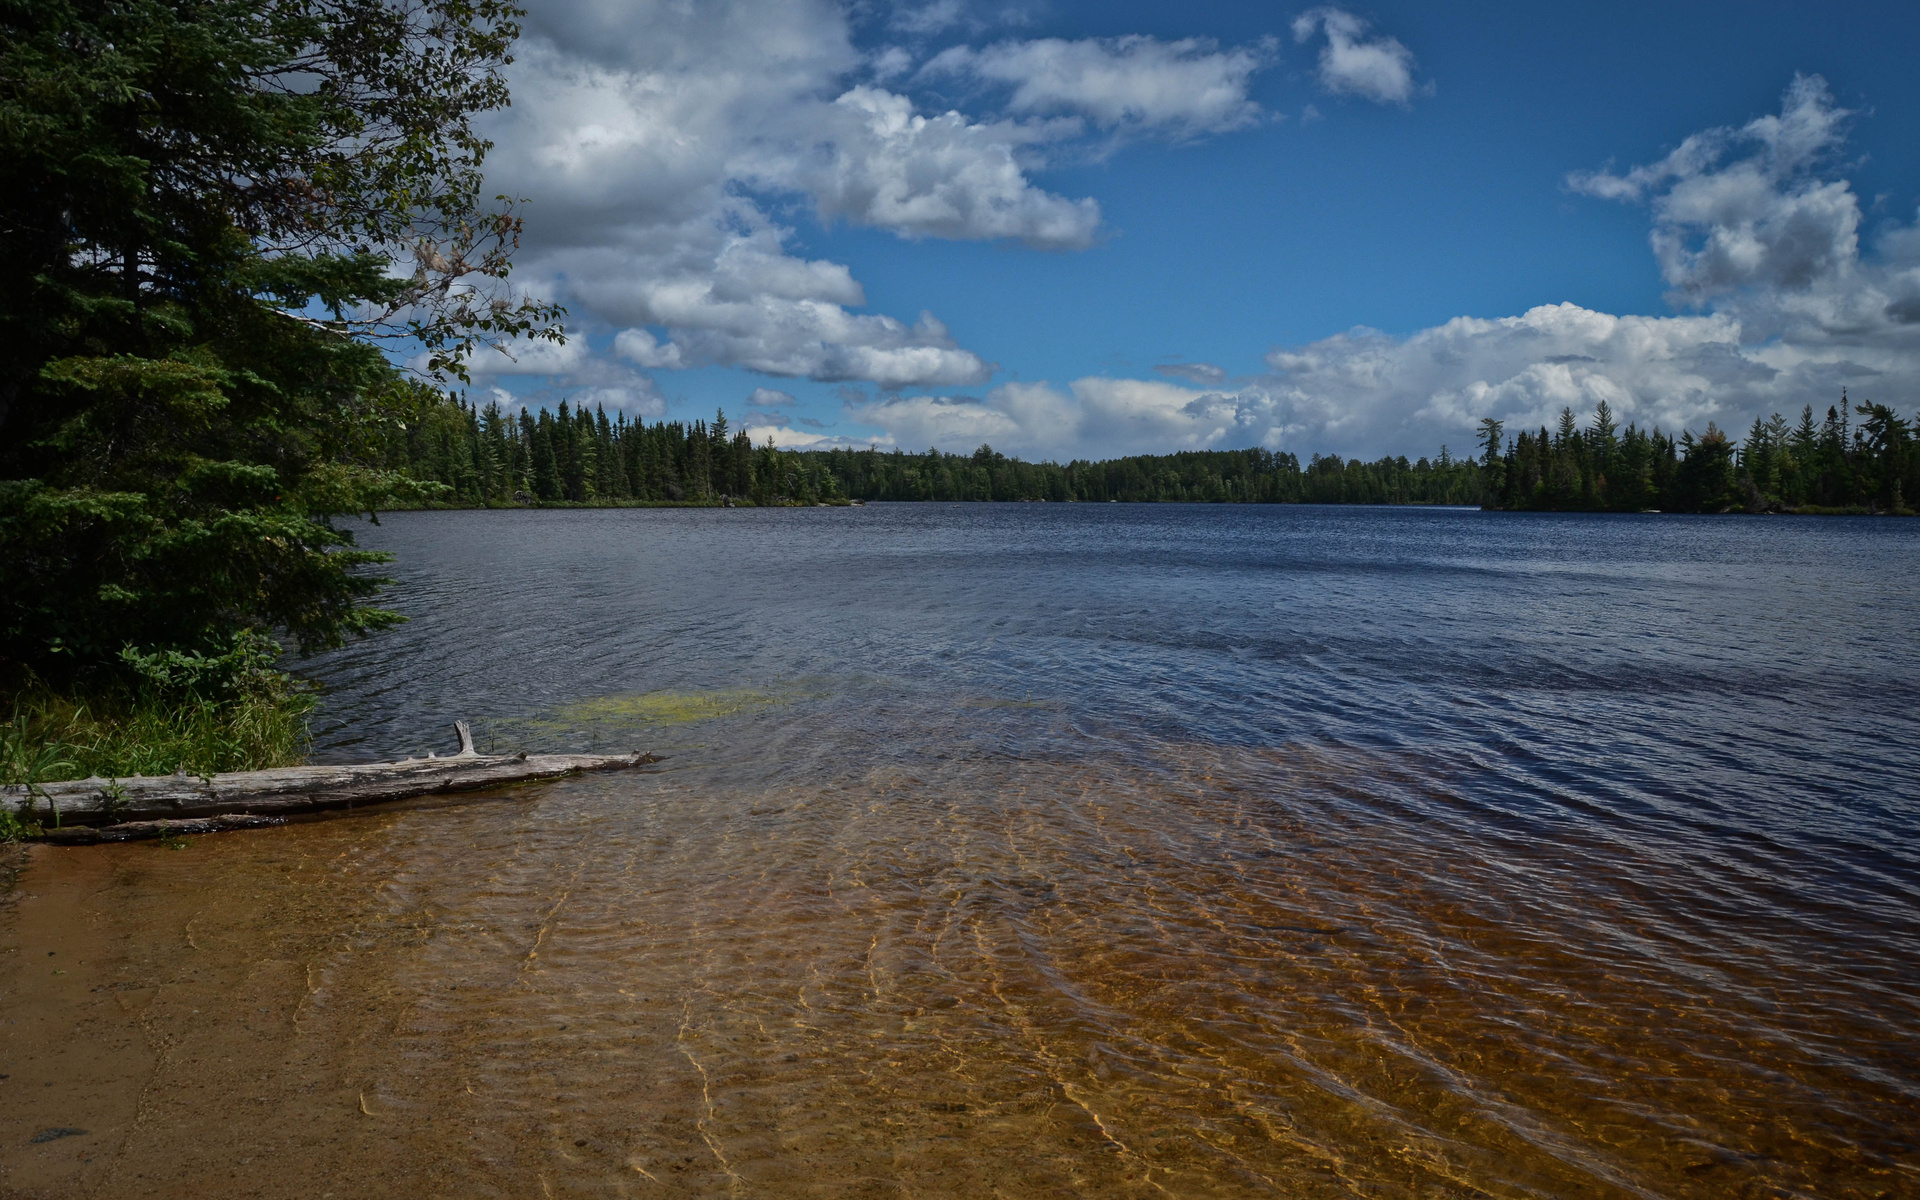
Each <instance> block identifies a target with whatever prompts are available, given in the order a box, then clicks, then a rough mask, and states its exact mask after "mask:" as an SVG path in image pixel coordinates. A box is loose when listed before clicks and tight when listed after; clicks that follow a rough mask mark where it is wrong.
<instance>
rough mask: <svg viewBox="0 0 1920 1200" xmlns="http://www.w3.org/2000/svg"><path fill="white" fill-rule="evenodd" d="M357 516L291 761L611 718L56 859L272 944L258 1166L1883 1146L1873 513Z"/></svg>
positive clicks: (1895, 1003) (1897, 877)
mask: <svg viewBox="0 0 1920 1200" xmlns="http://www.w3.org/2000/svg"><path fill="white" fill-rule="evenodd" d="M363 542H364V544H366V545H369V546H373V547H377V548H382V549H388V550H391V551H393V552H394V553H396V554H397V555H398V556H399V561H398V562H397V563H396V564H395V566H394V568H393V572H394V573H395V574H396V575H397V576H398V577H399V578H400V580H401V583H400V586H399V587H398V589H397V590H396V592H395V593H394V595H393V601H392V602H393V604H394V606H395V607H397V608H399V609H401V610H402V611H404V612H406V613H408V614H410V615H411V616H412V618H413V620H412V621H411V622H410V623H409V624H407V625H406V626H403V627H402V628H401V629H399V630H398V631H396V632H394V633H392V634H390V635H385V636H383V637H381V638H379V639H377V640H374V641H371V642H367V643H364V644H362V645H360V646H356V647H354V648H351V649H349V650H346V651H343V652H339V653H336V654H333V655H331V656H328V657H326V658H324V659H322V660H321V661H320V662H319V663H318V664H316V666H315V673H316V674H317V675H318V676H319V677H321V678H323V679H324V680H325V681H326V682H327V683H328V685H329V687H330V689H331V690H330V694H329V697H328V700H327V702H326V706H325V708H324V710H323V712H322V716H321V720H320V722H319V724H318V729H319V739H318V750H319V755H318V756H319V757H320V758H321V759H322V760H358V759H375V758H386V757H392V756H395V755H398V754H405V753H414V752H423V751H425V750H428V749H436V750H439V751H441V752H442V753H445V752H447V751H449V750H451V749H452V739H451V735H450V733H448V732H447V729H446V727H447V725H448V724H449V723H450V722H451V721H452V720H453V719H454V718H456V717H464V718H466V719H468V720H470V721H471V722H472V723H473V725H474V729H475V733H476V736H477V739H478V741H479V742H480V745H481V748H482V749H483V750H486V749H494V750H499V751H508V750H517V749H521V748H527V749H534V750H558V749H566V748H610V749H650V750H653V751H655V752H658V753H662V754H664V755H666V756H667V758H666V761H665V762H663V763H662V764H661V765H660V766H659V767H657V768H654V769H652V770H649V771H646V772H638V773H627V774H617V775H602V776H594V777H585V778H579V779H575V780H571V781H567V782H564V783H561V784H558V785H553V786H548V787H538V788H529V789H523V790H519V791H515V792H512V793H510V794H508V795H506V796H504V797H502V798H473V799H461V800H459V801H456V802H452V803H448V802H444V801H442V802H437V803H434V804H429V805H420V806H413V807H406V806H403V807H400V808H398V809H392V810H387V811H385V812H383V813H380V814H377V815H371V816H359V817H354V818H351V819H343V820H329V821H324V822H318V823H314V824H307V825H296V826H292V827H289V828H286V829H279V830H266V831H259V832H257V833H247V834H234V835H226V836H224V837H221V838H206V839H200V840H199V841H198V842H196V843H195V844H194V846H193V847H191V848H190V850H189V852H187V853H182V854H179V855H164V854H159V853H157V852H155V851H152V850H147V849H135V848H131V847H128V848H117V849H114V850H112V851H111V852H110V853H111V854H117V855H120V856H121V857H120V858H117V859H114V858H101V857H98V856H100V855H103V854H107V853H109V851H105V850H102V851H92V852H86V853H93V854H95V855H96V857H95V858H94V859H90V860H87V861H88V862H95V863H97V862H111V863H116V864H121V865H118V866H115V867H113V868H112V870H107V869H106V868H98V869H99V870H102V871H105V872H106V873H105V874H104V875H102V879H103V880H105V882H102V883H101V885H100V886H101V887H103V888H108V887H120V888H122V889H125V896H124V899H125V901H126V903H127V906H128V907H129V908H132V909H139V910H140V911H148V912H160V911H173V910H171V909H168V908H167V906H168V905H169V904H172V905H174V906H175V908H177V909H178V910H179V911H180V912H181V913H185V912H187V911H189V909H192V910H193V911H197V912H200V913H202V914H203V916H202V917H198V918H194V919H196V920H202V921H203V922H204V923H203V924H202V925H199V926H195V925H194V924H193V923H192V921H191V920H189V921H188V923H187V929H188V933H189V936H190V937H191V938H193V940H195V941H196V950H198V949H200V948H201V947H203V946H204V947H212V949H209V950H208V951H207V953H208V954H210V955H212V956H213V957H212V958H209V959H206V960H201V961H204V962H213V961H214V960H215V959H219V957H220V956H221V955H223V954H224V955H225V956H226V957H227V958H229V959H231V960H232V962H233V963H236V964H238V963H242V962H255V963H265V962H274V963H280V962H286V963H290V964H298V965H299V971H298V972H295V971H294V969H293V967H289V968H288V972H289V974H288V979H289V980H292V981H294V982H289V983H288V984H287V985H286V996H287V997H288V998H289V1000H288V1002H289V1003H292V1004H293V1011H292V1018H291V1019H292V1022H293V1025H292V1026H291V1028H293V1029H295V1030H297V1033H287V1034H285V1035H284V1037H283V1038H282V1039H281V1040H280V1041H273V1042H271V1046H274V1047H279V1049H277V1050H274V1051H273V1052H272V1053H269V1054H266V1056H265V1058H260V1056H259V1055H256V1056H255V1057H256V1059H259V1060H260V1061H262V1062H265V1063H267V1065H266V1066H264V1067H258V1068H257V1069H255V1070H254V1072H253V1074H252V1075H250V1076H249V1078H248V1080H247V1081H246V1082H245V1083H244V1085H243V1083H242V1082H239V1081H236V1082H235V1083H233V1084H232V1085H231V1086H232V1087H233V1088H234V1089H237V1090H236V1091H235V1093H234V1094H236V1095H238V1094H240V1092H241V1091H244V1090H245V1088H247V1087H252V1088H255V1089H256V1090H260V1091H261V1094H262V1095H268V1096H269V1099H268V1100H263V1101H261V1103H262V1104H265V1105H266V1109H265V1110H264V1111H266V1112H268V1113H270V1114H271V1115H272V1116H273V1118H274V1119H275V1120H276V1121H283V1120H284V1119H285V1117H286V1116H287V1115H288V1114H295V1115H297V1116H298V1117H299V1121H298V1122H296V1123H295V1124H294V1127H293V1129H292V1130H291V1131H290V1132H287V1131H283V1134H282V1135H281V1137H280V1140H279V1141H277V1142H276V1143H275V1146H276V1147H277V1148H275V1149H272V1150H271V1151H270V1152H268V1151H259V1152H257V1153H258V1154H259V1156H260V1157H259V1161H260V1163H262V1164H275V1166H274V1169H275V1170H280V1171H285V1170H327V1171H341V1172H347V1173H348V1174H347V1175H342V1176H340V1178H348V1177H349V1175H350V1174H351V1172H352V1171H361V1172H365V1173H370V1174H368V1175H367V1176H366V1177H367V1178H373V1179H379V1180H384V1181H385V1182H386V1184H387V1185H388V1186H394V1187H397V1186H399V1183H400V1182H405V1183H406V1186H408V1187H409V1188H413V1189H416V1190H418V1191H419V1194H421V1195H428V1194H448V1195H453V1194H460V1195H468V1196H482V1195H498V1196H527V1195H535V1196H537V1195H541V1194H543V1193H542V1191H541V1189H542V1188H544V1189H546V1191H545V1193H544V1194H548V1195H555V1196H561V1195H607V1196H614V1195H619V1196H626V1195H634V1196H639V1195H652V1194H659V1193H662V1192H675V1193H678V1194H693V1195H740V1196H799V1195H819V1196H865V1195H875V1196H878V1195H890V1196H892V1195H908V1196H927V1195H944V1196H990V1195H1000V1196H1011V1197H1017V1196H1036V1195H1074V1194H1089V1195H1102V1196H1136V1195H1137V1196H1150V1195H1164V1194H1171V1195H1177V1196H1255V1195H1279V1196H1328V1197H1332V1196H1355V1195H1378V1196H1415V1195H1418V1196H1435V1197H1440V1196H1445V1197H1454V1196H1459V1197H1466V1196H1487V1195H1492V1196H1542V1197H1546V1196H1553V1197H1566V1196H1595V1197H1615V1196H1619V1197H1626V1196H1641V1197H1645V1196H1674V1197H1683V1196H1685V1197H1691V1196H1698V1197H1707V1196H1715V1197H1721V1196H1818V1197H1856V1196H1857V1197H1868V1196H1900V1195H1906V1196H1913V1195H1920V841H1916V828H1920V706H1917V705H1916V701H1917V700H1920V586H1916V585H1917V584H1920V522H1915V521H1891V520H1871V519H1858V520H1854V519H1788V518H1697V519H1696V518H1688V517H1672V516H1668V517H1587V516H1574V515H1564V516H1562V515H1519V514H1491V513H1480V512H1474V511H1464V510H1413V509H1358V508H1295V507H1287V508H1254V507H1198V506H1172V505H1169V506H1133V505H1100V506H1065V505H933V504H927V505H871V506H868V507H865V508H842V509H807V510H784V511H754V510H731V511H729V510H675V511H667V510H625V511H616V510H599V511H570V512H545V511H541V512H531V511H529V512H517V511H516V512H496V513H419V514H399V515H394V516H390V517H386V518H383V521H382V524H381V525H380V526H378V527H377V528H367V529H365V530H364V531H363ZM63 853H64V854H67V855H77V854H79V853H82V852H78V851H69V852H63ZM141 856H144V857H141ZM48 861H51V859H44V858H43V859H42V860H40V862H41V865H40V866H39V867H36V868H35V869H42V868H44V867H45V864H46V862H48ZM60 861H62V862H69V861H70V862H79V861H80V860H78V859H68V858H63V859H61V860H60ZM45 869H49V870H51V869H52V868H45ZM73 869H75V870H78V869H80V868H77V867H76V868H73ZM89 869H94V868H89ZM89 886H91V885H89ZM210 893H211V894H217V895H219V896H221V897H223V899H222V901H221V902H220V903H218V904H215V903H214V902H212V901H209V900H207V899H206V896H207V895H209V894H210ZM89 894H92V893H89ZM187 897H191V900H189V899H187ZM196 905H197V906H199V907H198V908H195V907H194V906H196ZM249 914H251V915H249ZM223 922H224V923H223ZM294 926H298V927H299V929H300V932H299V933H298V934H297V936H296V935H295V934H293V933H290V932H288V930H289V929H290V928H292V927H294ZM290 939H291V940H290ZM125 940H126V941H127V943H128V946H127V947H123V948H122V950H121V953H122V955H123V957H127V961H128V962H129V963H131V964H132V965H131V966H123V967H121V968H119V969H120V970H122V971H123V972H127V971H132V972H133V973H134V974H138V972H139V971H142V970H147V971H150V972H154V971H165V970H169V969H172V968H170V967H167V966H165V965H164V964H162V963H161V961H160V960H159V958H158V957H156V956H148V957H147V958H141V957H140V956H141V955H142V954H144V953H146V952H145V951H140V950H137V949H133V948H130V947H132V945H133V943H134V942H136V941H137V940H138V939H137V938H136V937H134V935H133V934H132V933H131V932H129V933H128V934H127V935H126V939H125ZM296 942H297V944H296ZM221 947H225V949H221ZM102 953H103V954H104V953H105V952H104V951H103V952H102ZM223 961H224V960H223ZM209 969H210V970H211V968H209ZM276 969H277V968H276ZM261 970H264V968H248V971H249V972H251V973H242V972H241V971H240V968H239V967H238V966H235V967H233V968H232V969H231V971H230V972H229V974H230V976H231V978H232V979H234V980H242V979H243V975H244V981H256V980H259V979H262V978H268V976H263V975H262V974H261V973H260V972H261ZM296 975H298V979H297V980H296V979H295V976H296ZM127 977H128V978H131V977H132V975H128V976H127ZM212 977H213V976H211V975H209V976H207V977H206V978H209V979H210V978H212ZM196 978H200V977H198V976H196ZM275 978H277V977H275ZM179 986H181V987H183V988H186V987H189V986H192V985H191V984H190V982H189V981H186V980H185V979H184V977H182V980H181V982H180V985H179ZM205 986H207V987H212V986H213V985H212V984H206V985H205ZM221 986H223V987H229V988H235V987H241V986H243V985H242V983H229V984H224V985H221ZM244 986H248V987H251V986H255V985H254V983H253V982H245V983H244ZM259 986H260V987H263V988H264V987H267V986H268V985H267V984H259ZM274 986H278V985H274ZM269 990H271V989H269ZM296 993H297V994H298V998H297V1003H294V1002H293V1000H292V998H293V997H295V995H296ZM181 994H188V993H181ZM236 994H237V993H236ZM249 994H251V993H249ZM263 994H264V993H263ZM276 994H277V993H276ZM184 1003H185V1002H184V1001H182V1002H181V1004H182V1005H184ZM196 1003H198V1002H196ZM273 1003H277V1002H273ZM270 1008H271V1003H270V1002H269V1001H266V1000H263V1001H262V1002H261V1006H260V1007H259V1009H258V1011H260V1012H262V1013H266V1012H269V1011H270ZM184 1011H185V1010H184V1007H183V1008H182V1009H181V1012H182V1019H183V1020H188V1019H191V1020H201V1019H203V1018H201V1017H193V1018H187V1017H186V1016H185V1015H184ZM198 1011H199V1010H198V1008H196V1009H195V1012H196V1013H197V1012H198ZM274 1011H277V1010H274ZM262 1036H266V1035H262ZM274 1054H278V1055H279V1057H277V1058H276V1057H274V1056H273V1055H274ZM212 1060H213V1056H211V1055H210V1056H209V1061H212ZM289 1064H293V1065H289ZM236 1070H237V1068H236ZM262 1072H264V1074H262ZM276 1072H277V1074H276ZM302 1072H304V1074H302ZM236 1080H238V1076H236ZM261 1080H266V1081H267V1082H264V1083H263V1082H260V1081H261ZM274 1080H279V1082H277V1083H276V1082H273V1081H274ZM302 1081H304V1082H302ZM183 1086H184V1085H183ZM207 1086H212V1085H207ZM303 1088H304V1090H302V1089H303ZM262 1089H264V1090H262ZM276 1089H278V1090H276ZM272 1097H279V1098H278V1099H273V1098H272ZM356 1097H357V1109H356V1105H355V1099H356ZM170 1103H171V1102H170ZM179 1106H185V1107H179ZM176 1107H178V1111H179V1113H180V1114H188V1113H190V1112H191V1111H197V1110H193V1109H191V1106H190V1105H188V1102H187V1101H185V1100H180V1101H178V1102H177V1105H176ZM175 1119H176V1120H177V1121H178V1122H181V1123H182V1124H181V1128H185V1125H184V1122H185V1121H186V1119H187V1118H186V1116H185V1115H180V1116H178V1117H177V1118H175ZM156 1120H157V1118H156ZM301 1123H308V1124H309V1125H310V1127H311V1129H313V1130H315V1131H319V1130H326V1131H329V1132H327V1133H326V1134H325V1136H324V1137H323V1136H322V1135H321V1134H320V1133H319V1132H315V1133H312V1134H311V1135H303V1134H301V1133H300V1128H301V1127H302V1125H301ZM160 1124H162V1125H164V1122H160ZM202 1127H203V1128H204V1124H203V1126H202ZM369 1130H374V1131H377V1132H368V1131H369ZM329 1139H331V1140H329ZM77 1140H78V1139H76V1141H77ZM155 1144H156V1145H157V1144H158V1143H157V1142H156V1143H155ZM205 1152H206V1153H217V1151H205ZM154 1153H157V1154H160V1155H161V1156H162V1157H163V1158H164V1156H165V1155H164V1152H162V1151H158V1150H155V1151H154ZM233 1153H234V1154H235V1155H236V1156H237V1154H238V1151H234V1152H233ZM235 1161H238V1159H237V1157H236V1159H235ZM156 1169H157V1168H156ZM261 1169H262V1168H261V1167H260V1166H250V1167H246V1168H241V1167H235V1168H234V1170H235V1171H237V1172H240V1174H238V1175H236V1176H235V1178H236V1179H254V1178H256V1176H249V1175H247V1174H246V1172H247V1171H255V1172H258V1171H260V1170H261ZM155 1177H156V1178H158V1177H159V1176H155ZM129 1178H131V1176H129ZM257 1178H262V1179H264V1178H274V1179H279V1178H281V1176H280V1175H272V1176H258V1177H257ZM158 1186H159V1185H156V1187H158ZM235 1186H236V1187H239V1186H240V1185H239V1184H236V1185H235ZM249 1186H257V1187H259V1188H261V1189H262V1194H264V1192H265V1191H271V1190H272V1189H271V1188H268V1187H266V1185H264V1184H258V1183H256V1184H254V1185H249ZM421 1189H424V1190H421ZM163 1190H164V1189H163ZM126 1194H134V1193H133V1192H127V1193H126ZM154 1194H160V1192H157V1191H156V1192H155V1193H154ZM236 1194H238V1193H236ZM308 1194H312V1193H308ZM340 1194H342V1195H346V1194H349V1193H348V1192H342V1193H340Z"/></svg>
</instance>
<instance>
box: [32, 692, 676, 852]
mask: <svg viewBox="0 0 1920 1200" xmlns="http://www.w3.org/2000/svg"><path fill="white" fill-rule="evenodd" d="M454 730H455V732H456V733H458V734H459V735H460V752H459V753H457V754H453V755H449V756H448V757H446V758H438V757H435V756H434V755H432V754H429V755H427V757H425V758H407V759H402V760H400V761H399V762H383V763H356V764H351V765H347V766H331V767H277V768H274V769H272V770H266V771H226V772H222V773H220V774H218V775H188V774H186V773H184V772H180V773H176V774H173V775H135V776H133V777H132V778H128V779H101V778H98V777H95V778H91V779H75V780H71V781H68V782H65V783H42V784H35V785H34V786H33V787H32V788H31V789H29V788H27V787H24V786H21V785H17V784H16V785H12V786H8V787H3V788H0V803H4V804H5V805H6V806H7V807H8V808H9V809H11V810H12V811H14V812H15V813H17V814H19V815H20V816H21V817H22V818H23V819H27V820H31V821H35V822H37V823H39V825H40V826H41V827H42V829H43V830H44V831H45V832H44V835H43V836H44V837H45V838H46V840H49V841H62V842H67V841H102V840H105V841H121V840H126V839H127V838H133V837H141V836H150V837H159V836H164V835H165V834H167V833H170V832H171V833H186V832H211V831H212V830H213V829H215V828H239V827H243V826H242V823H241V822H239V821H237V820H236V819H235V818H238V817H242V816H244V817H247V818H249V819H250V821H251V819H252V818H262V819H269V818H270V819H273V820H275V821H277V820H279V819H282V818H284V817H286V816H287V815H291V814H295V813H307V812H320V811H323V810H326V809H334V808H351V807H353V806H354V805H356V804H374V803H378V802H380V801H383V800H404V799H408V798H410V797H414V796H431V795H435V794H438V793H442V792H471V791H477V790H480V789H482V788H492V787H501V786H504V785H506V784H511V783H527V782H532V781H535V780H542V779H559V778H561V777H563V776H566V775H575V774H578V773H580V772H582V771H612V770H619V769H622V768H626V767H638V766H644V765H645V764H647V763H654V762H658V761H660V760H659V759H658V758H657V757H655V756H654V755H651V754H646V753H643V752H640V751H635V752H634V753H632V754H527V753H525V752H524V751H523V752H521V753H519V754H481V753H479V752H478V751H476V750H475V749H474V748H473V735H472V733H471V732H469V731H468V729H467V723H466V722H465V721H456V722H454ZM214 818H217V819H220V820H222V821H224V822H225V824H215V825H209V826H208V827H207V828H206V829H205V830H188V829H186V828H184V826H183V822H185V821H188V820H203V819H214ZM256 823H257V822H256ZM149 825H150V826H151V827H152V832H147V831H145V830H144V829H142V830H138V831H136V830H135V829H134V828H133V827H135V826H149ZM162 825H165V826H166V827H167V828H166V829H165V830H162V829H161V828H160V826H162ZM109 830H112V831H113V835H112V836H108V831H109ZM81 831H87V832H81Z"/></svg>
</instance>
